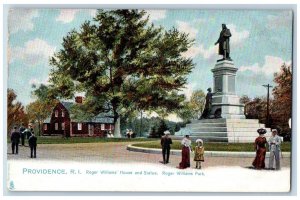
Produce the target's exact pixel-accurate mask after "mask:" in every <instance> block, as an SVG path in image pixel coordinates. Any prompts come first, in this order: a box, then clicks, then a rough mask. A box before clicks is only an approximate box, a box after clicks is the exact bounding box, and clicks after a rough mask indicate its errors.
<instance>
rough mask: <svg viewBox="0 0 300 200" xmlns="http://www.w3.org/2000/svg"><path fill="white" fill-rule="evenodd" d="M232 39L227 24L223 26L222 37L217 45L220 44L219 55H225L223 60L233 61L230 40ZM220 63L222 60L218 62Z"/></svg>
mask: <svg viewBox="0 0 300 200" xmlns="http://www.w3.org/2000/svg"><path fill="white" fill-rule="evenodd" d="M230 37H231V33H230V29H228V28H227V27H226V24H222V31H221V32H220V37H219V39H218V41H217V42H216V43H215V45H217V44H219V55H223V59H221V60H231V58H230V55H229V54H230V47H229V38H230ZM218 61H220V60H218Z"/></svg>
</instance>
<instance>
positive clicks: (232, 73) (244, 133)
mask: <svg viewBox="0 0 300 200" xmlns="http://www.w3.org/2000/svg"><path fill="white" fill-rule="evenodd" d="M237 70H238V69H237V68H236V67H235V66H234V64H233V62H232V61H229V60H222V61H219V62H217V64H216V65H215V67H214V68H213V69H212V70H211V71H212V72H213V74H214V89H213V90H214V93H213V95H212V104H211V111H210V119H201V120H194V121H192V123H191V124H187V126H186V128H184V129H182V130H180V131H179V132H176V133H175V136H173V139H182V137H183V136H184V135H185V134H187V133H189V134H190V138H191V139H192V140H193V141H195V140H196V139H198V138H201V139H203V140H204V141H206V142H228V143H249V142H251V143H253V142H254V140H255V138H257V137H258V133H257V129H259V128H265V125H264V124H260V123H259V121H258V120H257V119H245V115H244V105H243V104H241V103H240V98H239V97H238V96H237V95H236V90H235V78H236V72H237ZM270 135H271V130H270V129H267V134H266V136H267V137H269V136H270Z"/></svg>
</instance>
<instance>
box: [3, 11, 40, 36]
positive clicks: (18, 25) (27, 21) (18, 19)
mask: <svg viewBox="0 0 300 200" xmlns="http://www.w3.org/2000/svg"><path fill="white" fill-rule="evenodd" d="M35 17H38V10H33V9H11V10H10V11H9V16H8V30H9V33H17V32H19V31H24V32H26V31H32V30H33V29H34V24H33V22H32V19H33V18H35Z"/></svg>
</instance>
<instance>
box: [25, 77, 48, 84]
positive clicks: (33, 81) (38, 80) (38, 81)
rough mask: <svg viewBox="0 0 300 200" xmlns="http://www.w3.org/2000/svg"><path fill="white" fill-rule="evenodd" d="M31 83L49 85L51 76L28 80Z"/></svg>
mask: <svg viewBox="0 0 300 200" xmlns="http://www.w3.org/2000/svg"><path fill="white" fill-rule="evenodd" d="M28 83H29V85H37V86H38V85H41V84H43V85H48V84H49V76H47V78H45V79H44V80H40V79H37V78H32V79H30V80H29V81H28Z"/></svg>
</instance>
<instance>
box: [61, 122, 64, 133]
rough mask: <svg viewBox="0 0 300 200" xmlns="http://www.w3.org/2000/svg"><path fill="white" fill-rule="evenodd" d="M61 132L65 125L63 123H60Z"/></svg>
mask: <svg viewBox="0 0 300 200" xmlns="http://www.w3.org/2000/svg"><path fill="white" fill-rule="evenodd" d="M61 130H63V131H64V130H65V123H64V122H63V123H61Z"/></svg>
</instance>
